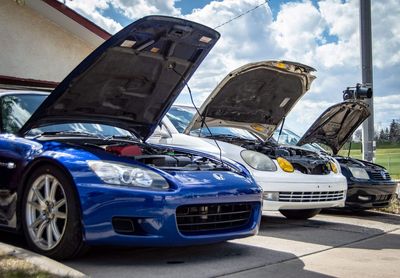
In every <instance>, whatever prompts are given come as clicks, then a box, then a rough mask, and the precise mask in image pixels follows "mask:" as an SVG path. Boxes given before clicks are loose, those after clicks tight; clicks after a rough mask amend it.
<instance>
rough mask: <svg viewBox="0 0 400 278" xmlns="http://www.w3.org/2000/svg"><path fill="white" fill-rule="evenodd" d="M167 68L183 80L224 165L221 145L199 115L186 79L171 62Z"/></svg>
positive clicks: (202, 119) (202, 118) (202, 117)
mask: <svg viewBox="0 0 400 278" xmlns="http://www.w3.org/2000/svg"><path fill="white" fill-rule="evenodd" d="M168 68H169V69H171V70H172V71H173V72H175V73H176V74H177V75H179V76H180V77H181V78H182V79H183V82H184V84H185V86H186V87H187V89H188V91H189V96H190V101H191V102H192V105H193V107H194V109H196V112H197V114H198V115H199V116H200V118H201V121H202V124H204V125H205V127H206V128H207V131H208V132H209V133H210V134H211V138H212V139H213V140H214V143H215V145H216V146H217V147H218V150H219V160H220V161H221V164H222V166H224V164H225V163H224V161H223V160H222V149H221V147H220V146H219V145H218V142H217V140H216V139H215V138H214V136H213V134H212V132H211V130H210V128H209V127H208V125H207V123H206V121H205V116H202V115H201V113H200V111H199V109H198V108H197V106H196V104H195V103H194V100H193V95H192V90H191V89H190V87H189V84H188V83H187V81H186V78H185V77H184V76H183V75H182V74H181V73H179V72H177V71H176V70H175V67H174V65H173V64H170V65H169V67H168Z"/></svg>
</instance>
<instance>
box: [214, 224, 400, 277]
mask: <svg viewBox="0 0 400 278" xmlns="http://www.w3.org/2000/svg"><path fill="white" fill-rule="evenodd" d="M397 230H400V228H394V229H391V230H388V231H385V232H383V233H379V234H376V235H372V236H368V237H366V238H362V239H358V240H354V241H352V242H348V243H344V244H339V245H336V246H332V247H329V248H326V249H322V250H318V251H314V252H311V253H308V254H304V255H301V256H295V258H289V259H283V260H280V261H277V262H274V263H271V264H264V265H260V266H255V267H249V268H246V269H241V270H238V271H234V272H230V273H225V274H222V275H217V276H213V277H225V276H229V275H233V274H239V273H243V272H246V271H249V270H254V269H259V268H263V267H266V266H272V265H277V264H281V263H285V262H290V261H294V260H298V259H300V258H304V257H307V256H312V255H315V254H318V253H322V252H325V251H329V250H333V249H335V248H341V247H344V246H348V245H352V244H355V243H359V242H363V241H366V240H370V239H373V238H377V237H381V236H383V235H386V234H389V233H392V232H395V231H397Z"/></svg>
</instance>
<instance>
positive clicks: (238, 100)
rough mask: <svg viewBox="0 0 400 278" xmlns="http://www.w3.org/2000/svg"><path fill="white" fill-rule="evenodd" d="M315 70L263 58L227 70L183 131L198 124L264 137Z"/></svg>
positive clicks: (289, 107) (286, 111) (269, 134)
mask: <svg viewBox="0 0 400 278" xmlns="http://www.w3.org/2000/svg"><path fill="white" fill-rule="evenodd" d="M312 71H315V69H313V68H311V67H309V66H306V65H302V64H299V63H294V62H287V61H263V62H258V63H250V64H247V65H244V66H242V67H240V68H238V69H236V70H234V71H232V72H231V73H229V74H228V75H227V76H226V77H225V78H224V79H223V80H222V82H221V83H219V85H218V86H217V87H216V88H215V89H214V91H213V92H212V93H211V94H210V96H209V97H208V98H207V99H206V101H205V102H204V103H203V105H202V106H201V107H200V109H199V112H200V113H201V115H202V117H200V116H199V115H198V114H197V113H196V115H195V116H194V117H193V120H192V121H191V123H190V124H189V125H188V127H187V128H186V130H185V133H187V134H188V133H190V131H192V130H196V129H199V128H201V127H202V121H203V120H204V121H205V122H206V124H207V125H208V126H209V127H217V126H225V127H237V128H241V129H246V130H248V131H250V132H252V133H255V134H257V135H258V136H260V137H261V138H262V139H264V140H266V139H268V138H269V137H271V136H272V134H273V132H274V130H275V129H276V127H277V126H278V125H279V123H280V122H281V121H282V119H283V118H284V117H286V115H287V114H288V113H289V111H290V110H291V109H292V107H293V106H294V105H295V104H296V103H297V101H298V100H299V99H300V98H301V97H302V96H303V95H304V94H305V93H306V92H307V91H308V89H309V88H310V85H311V82H312V81H313V80H314V79H315V76H313V75H312V74H311V72H312Z"/></svg>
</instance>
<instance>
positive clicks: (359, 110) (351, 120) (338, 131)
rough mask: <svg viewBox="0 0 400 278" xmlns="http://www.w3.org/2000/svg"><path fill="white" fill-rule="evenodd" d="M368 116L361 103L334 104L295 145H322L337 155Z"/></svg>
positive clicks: (366, 108)
mask: <svg viewBox="0 0 400 278" xmlns="http://www.w3.org/2000/svg"><path fill="white" fill-rule="evenodd" d="M369 115H370V112H369V110H368V106H367V105H366V104H365V103H364V102H362V101H354V100H351V101H344V102H342V103H338V104H335V105H333V106H331V107H329V108H328V109H327V110H326V111H325V112H324V113H322V114H321V116H319V117H318V119H317V120H316V121H315V122H314V123H313V124H312V126H311V127H310V128H309V129H308V130H307V132H306V133H305V134H304V135H303V137H301V139H300V140H299V142H298V143H297V145H299V146H301V145H304V144H308V143H322V144H325V145H327V146H328V147H330V148H331V149H332V151H333V153H334V154H337V153H338V152H339V150H340V149H341V148H342V147H343V145H344V143H346V141H347V139H349V137H350V136H351V135H352V134H353V132H354V131H355V130H356V129H357V128H358V127H359V126H360V124H361V123H362V122H363V121H364V120H365V119H366V118H368V117H369Z"/></svg>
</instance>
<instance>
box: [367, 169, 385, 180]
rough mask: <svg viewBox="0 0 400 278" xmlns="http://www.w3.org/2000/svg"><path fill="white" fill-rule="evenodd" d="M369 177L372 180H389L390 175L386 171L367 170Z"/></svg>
mask: <svg viewBox="0 0 400 278" xmlns="http://www.w3.org/2000/svg"><path fill="white" fill-rule="evenodd" d="M368 174H369V177H370V178H371V179H373V180H378V181H384V180H390V175H389V173H388V172H386V171H379V170H368Z"/></svg>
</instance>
